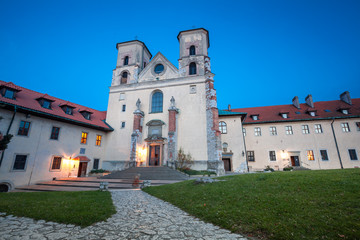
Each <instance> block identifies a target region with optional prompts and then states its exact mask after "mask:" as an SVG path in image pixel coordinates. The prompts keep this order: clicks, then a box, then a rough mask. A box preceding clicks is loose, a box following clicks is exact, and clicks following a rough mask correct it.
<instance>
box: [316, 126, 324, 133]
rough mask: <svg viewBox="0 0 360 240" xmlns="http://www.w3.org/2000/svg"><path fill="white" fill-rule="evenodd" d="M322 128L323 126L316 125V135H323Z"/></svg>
mask: <svg viewBox="0 0 360 240" xmlns="http://www.w3.org/2000/svg"><path fill="white" fill-rule="evenodd" d="M322 132H323V130H322V127H321V124H315V133H322Z"/></svg>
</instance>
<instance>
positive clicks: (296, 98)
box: [292, 96, 300, 109]
mask: <svg viewBox="0 0 360 240" xmlns="http://www.w3.org/2000/svg"><path fill="white" fill-rule="evenodd" d="M292 103H293V105H294V106H295V107H296V108H298V109H300V104H299V98H298V96H295V97H294V98H293V100H292Z"/></svg>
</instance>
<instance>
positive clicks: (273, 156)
mask: <svg viewBox="0 0 360 240" xmlns="http://www.w3.org/2000/svg"><path fill="white" fill-rule="evenodd" d="M269 157H270V161H276V153H275V151H269Z"/></svg>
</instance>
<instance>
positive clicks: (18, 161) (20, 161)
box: [13, 155, 27, 170]
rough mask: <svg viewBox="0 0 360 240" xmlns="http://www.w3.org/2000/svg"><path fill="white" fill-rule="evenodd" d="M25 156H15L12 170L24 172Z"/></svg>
mask: <svg viewBox="0 0 360 240" xmlns="http://www.w3.org/2000/svg"><path fill="white" fill-rule="evenodd" d="M26 159H27V155H16V156H15V161H14V166H13V170H25V166H26Z"/></svg>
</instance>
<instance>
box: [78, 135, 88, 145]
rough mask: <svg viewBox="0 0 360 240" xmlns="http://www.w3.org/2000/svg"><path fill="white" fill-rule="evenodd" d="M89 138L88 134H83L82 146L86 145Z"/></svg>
mask: <svg viewBox="0 0 360 240" xmlns="http://www.w3.org/2000/svg"><path fill="white" fill-rule="evenodd" d="M88 137H89V133H88V132H81V139H80V144H83V145H86V144H87V139H88Z"/></svg>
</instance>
